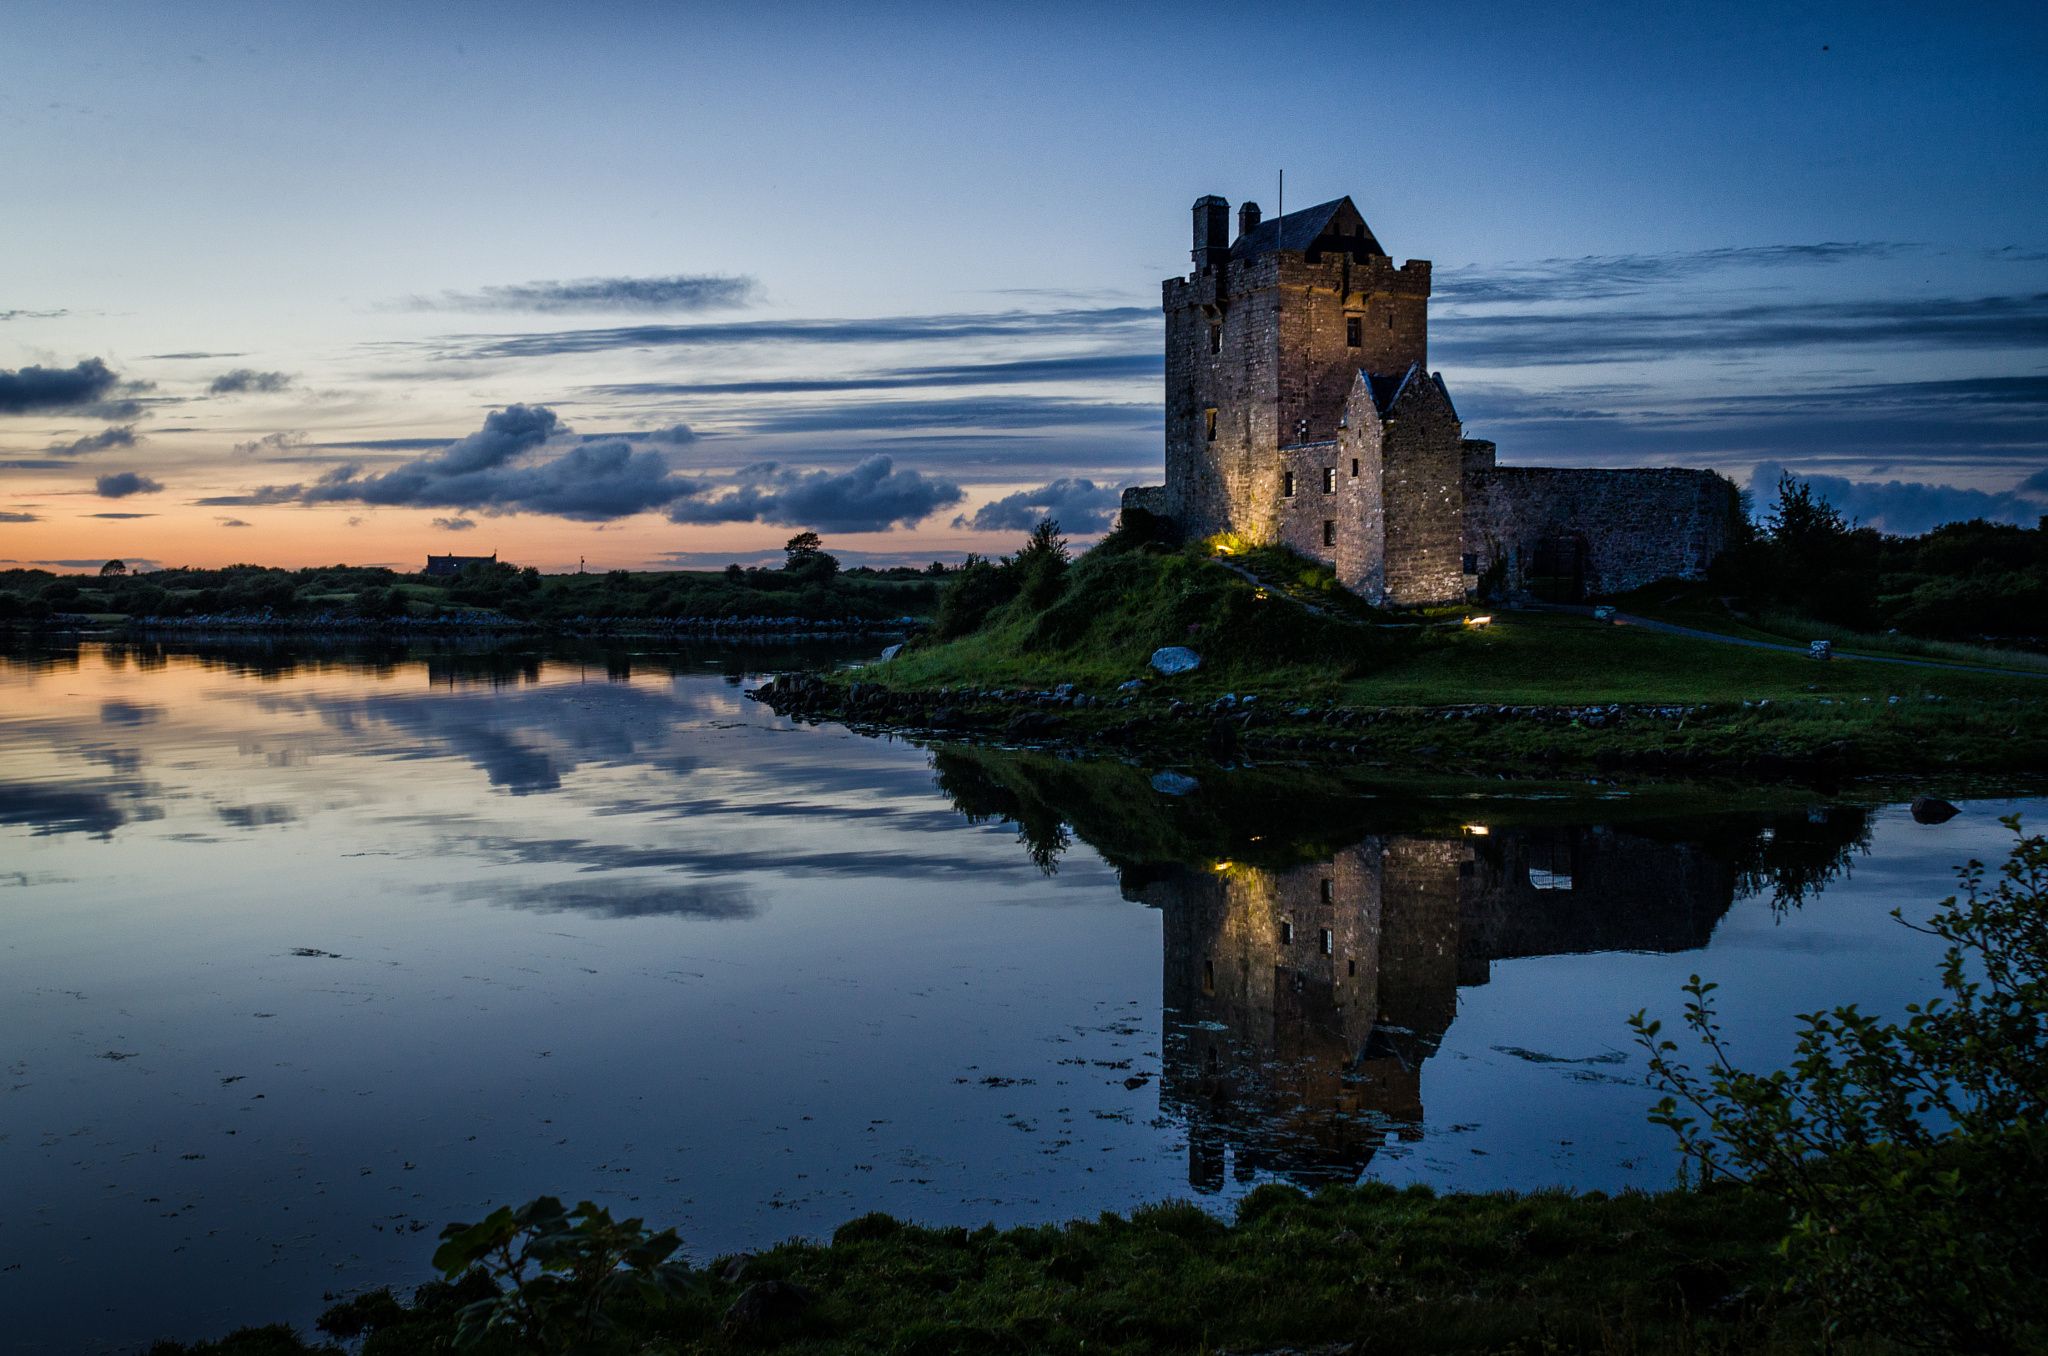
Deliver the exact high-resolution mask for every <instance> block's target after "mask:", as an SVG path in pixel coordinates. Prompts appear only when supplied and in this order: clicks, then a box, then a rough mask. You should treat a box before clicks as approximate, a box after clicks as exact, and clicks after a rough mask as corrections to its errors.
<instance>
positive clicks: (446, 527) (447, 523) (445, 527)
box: [434, 518, 476, 532]
mask: <svg viewBox="0 0 2048 1356" xmlns="http://www.w3.org/2000/svg"><path fill="white" fill-rule="evenodd" d="M434 526H435V527H438V528H440V529H441V530H442V531H443V532H467V531H469V530H470V529H471V528H473V527H475V526H476V519H474V518H436V519H434Z"/></svg>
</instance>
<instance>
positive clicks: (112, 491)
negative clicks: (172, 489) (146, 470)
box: [93, 471, 163, 499]
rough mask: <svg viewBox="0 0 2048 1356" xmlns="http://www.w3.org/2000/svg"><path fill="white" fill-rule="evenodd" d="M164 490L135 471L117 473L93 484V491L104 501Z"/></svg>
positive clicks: (102, 477) (103, 477)
mask: <svg viewBox="0 0 2048 1356" xmlns="http://www.w3.org/2000/svg"><path fill="white" fill-rule="evenodd" d="M162 489H163V486H161V485H159V484H157V482H155V481H154V480H151V479H150V478H149V477H148V476H146V475H142V474H140V473H138V472H135V471H117V472H114V473H112V474H110V475H104V476H101V477H100V478H99V479H98V480H96V481H94V482H93V490H94V491H95V492H96V493H97V494H98V495H99V496H100V498H102V499H126V498H127V497H128V496H129V495H131V494H156V493H158V492H159V491H161V490H162Z"/></svg>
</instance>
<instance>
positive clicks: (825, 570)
mask: <svg viewBox="0 0 2048 1356" xmlns="http://www.w3.org/2000/svg"><path fill="white" fill-rule="evenodd" d="M782 550H783V555H784V559H783V562H782V568H783V570H784V572H785V573H787V574H789V575H791V576H793V577H795V578H796V579H797V580H798V581H800V582H801V583H804V584H824V583H829V582H830V581H831V579H832V576H834V575H836V574H838V573H839V561H838V558H837V557H835V556H831V555H828V554H827V553H826V551H825V542H824V539H823V538H821V537H820V536H819V535H818V534H817V533H815V532H811V531H808V530H806V531H803V532H799V533H797V534H796V535H795V536H794V537H791V538H790V539H789V541H788V542H787V543H786V544H785V545H784V546H783V548H782Z"/></svg>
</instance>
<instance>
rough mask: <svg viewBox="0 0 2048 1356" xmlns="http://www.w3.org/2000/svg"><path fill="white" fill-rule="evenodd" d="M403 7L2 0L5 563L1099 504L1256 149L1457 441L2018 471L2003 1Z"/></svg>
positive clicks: (1908, 471) (553, 537) (878, 536)
mask: <svg viewBox="0 0 2048 1356" xmlns="http://www.w3.org/2000/svg"><path fill="white" fill-rule="evenodd" d="M423 9H424V7H416V6H410V5H404V6H401V5H380V4H374V3H371V4H355V5H350V6H347V7H288V6H277V5H226V4H205V3H194V4H189V5H181V6H161V5H150V4H109V5H78V4H69V5H63V6H58V5H54V4H52V5H43V4H38V3H32V2H31V3H17V4H14V5H11V6H10V7H9V16H8V22H7V25H6V29H7V31H6V35H5V36H4V38H0V44H4V46H0V60H4V62H5V70H6V73H7V78H6V79H5V80H4V81H0V165H4V166H5V167H6V170H5V172H6V174H7V176H8V189H9V191H8V193H7V195H6V198H5V205H4V206H0V252H4V257H5V258H7V259H8V260H9V261H10V265H11V266H10V267H9V268H7V269H5V270H4V271H0V557H5V558H11V559H15V560H39V559H41V560H47V559H74V558H75V559H90V558H92V557H94V556H99V557H105V556H108V555H123V556H126V557H129V558H140V559H151V560H162V561H192V562H218V561H223V560H228V559H242V558H253V559H264V560H277V561H285V562H297V561H309V560H332V559H346V560H355V561H390V562H400V563H404V562H409V561H410V560H411V559H412V558H413V557H415V556H416V555H418V554H419V553H420V551H422V550H425V549H436V550H443V549H450V548H451V546H453V547H456V548H457V549H460V547H461V546H462V545H463V544H467V545H469V546H472V547H474V548H475V549H480V550H481V549H489V547H490V546H493V545H494V546H495V547H496V548H497V549H499V550H500V551H502V552H504V553H506V554H508V555H511V556H515V557H517V558H519V559H522V560H532V561H534V562H535V563H539V564H542V565H543V566H548V567H559V566H562V565H565V564H569V565H573V563H574V562H575V560H576V559H577V558H578V557H579V556H587V557H588V558H589V559H590V560H592V561H593V562H601V563H603V564H606V565H636V566H637V565H647V564H655V563H659V562H661V561H664V560H669V559H676V560H683V561H696V560H718V561H722V560H725V559H729V558H733V557H735V556H740V557H745V556H746V555H748V554H749V553H751V552H754V551H758V550H760V549H763V548H770V547H773V546H774V545H775V544H776V543H778V542H779V541H780V540H781V539H782V538H783V537H785V536H787V535H788V533H789V531H790V530H791V529H792V528H793V527H794V526H799V525H806V524H807V522H810V520H815V522H813V523H811V525H816V523H822V522H823V521H825V520H826V519H827V518H829V519H830V521H831V522H832V523H833V524H834V527H833V529H832V534H833V536H834V539H835V541H836V542H837V543H838V544H839V545H840V546H841V547H842V549H844V550H845V551H846V553H847V554H849V555H850V556H854V557H860V556H863V555H870V554H871V555H874V556H878V557H890V558H896V557H902V558H929V557H930V556H932V555H952V554H957V553H958V552H960V551H963V550H968V549H981V550H987V549H991V548H992V547H993V548H997V549H1001V548H1004V547H1006V546H1007V545H1008V544H1009V543H1010V539H1011V538H1012V537H1013V536H1014V535H1015V524H1016V523H1017V522H1020V521H1023V520H1025V519H1026V518H1028V517H1029V516H1030V515H1031V514H1032V513H1033V512H1035V511H1037V510H1039V509H1043V508H1047V507H1050V508H1053V509H1056V510H1057V511H1059V512H1060V513H1061V515H1062V517H1063V518H1064V519H1065V520H1067V521H1069V522H1070V524H1075V525H1083V526H1086V525H1089V524H1092V523H1099V521H1100V518H1101V514H1102V511H1103V506H1104V505H1105V504H1107V503H1109V502H1111V501H1112V500H1113V497H1114V491H1115V489H1116V488H1117V487H1119V486H1121V485H1124V484H1128V483H1136V482H1142V481H1147V480H1151V479H1156V475H1157V468H1158V464H1159V458H1160V432H1159V428H1160V425H1159V414H1158V402H1159V371H1158V365H1157V352H1158V346H1159V318H1158V315H1157V305H1158V283H1159V280H1160V279H1161V278H1163V277H1165V276H1167V275H1169V274H1172V273H1176V272H1180V271H1184V270H1185V268H1186V266H1187V256H1186V250H1187V234H1188V226H1187V223H1188V206H1189V204H1190V203H1191V202H1192V200H1193V199H1194V198H1195V197H1196V196H1198V195H1200V194H1203V193H1209V192H1216V193H1221V194H1223V195H1225V196H1226V197H1228V198H1230V199H1231V201H1232V202H1233V203H1236V202H1238V201H1241V200H1243V199H1244V198H1247V197H1251V198H1255V199H1257V200H1258V201H1259V202H1261V203H1262V204H1263V205H1264V206H1265V208H1266V209H1267V211H1268V212H1269V213H1270V212H1271V211H1272V210H1273V208H1274V207H1275V206H1276V203H1275V201H1274V176H1275V174H1276V172H1277V171H1278V170H1279V169H1281V168H1282V167H1284V168H1285V170H1286V172H1287V185H1288V188H1287V200H1288V203H1289V204H1290V205H1292V206H1305V205H1307V204H1309V203H1311V202H1316V201H1321V200H1324V199H1327V198H1332V197H1336V196H1339V195H1341V194H1345V193H1349V194H1350V195H1352V196H1353V198H1354V199H1355V200H1356V201H1357V202H1358V204H1359V206H1360V208H1361V209H1362V210H1363V211H1364V213H1365V215H1366V218H1367V220H1368V221H1370V222H1371V223H1372V226H1373V229H1374V231H1375V233H1376V234H1377V235H1378V237H1379V238H1380V240H1381V241H1382V242H1383V243H1384V244H1385V245H1386V246H1387V248H1388V249H1390V250H1391V251H1392V252H1393V253H1394V255H1395V257H1396V258H1397V259H1404V258H1410V257H1420V258H1428V259H1431V260H1433V261H1434V263H1435V268H1436V280H1437V292H1436V299H1435V302H1434V304H1433V309H1432V318H1433V322H1432V340H1433V348H1432V357H1433V361H1434V365H1435V366H1437V367H1438V368H1440V369H1441V370H1442V371H1443V373H1444V375H1445V378H1446V380H1447V381H1448V382H1449V383H1450V387H1451V390H1452V392H1453V394H1454V395H1455V396H1456V397H1457V399H1458V402H1459V408H1460V412H1461V413H1462V414H1463V415H1464V417H1465V419H1466V422H1467V425H1468V430H1469V431H1470V432H1471V433H1472V434H1474V435H1475V436H1482V437H1491V438H1493V439H1495V440H1496V441H1497V442H1498V443H1499V444H1500V450H1501V456H1502V459H1503V460H1504V461H1512V462H1524V463H1553V464H1599V465H1626V464H1636V463H1648V464H1655V463H1673V462H1678V463H1686V464H1696V465H1708V466H1714V467H1717V468H1720V469H1722V470H1725V471H1727V472H1728V473H1729V474H1730V475H1732V476H1734V477H1735V478H1736V479H1737V480H1738V481H1739V482H1742V483H1745V484H1746V483H1748V482H1749V481H1750V480H1751V478H1752V477H1754V476H1756V475H1758V474H1759V473H1758V469H1757V468H1759V467H1762V468H1764V471H1763V475H1764V477H1765V478H1766V479H1767V478H1768V477H1769V475H1770V474H1771V473H1772V468H1776V467H1790V468H1792V469H1794V470H1796V471H1799V472H1801V473H1804V474H1809V475H1815V476H1821V477H1826V478H1827V480H1826V481H1825V482H1824V483H1825V484H1827V485H1828V486H1830V488H1831V490H1832V492H1833V493H1835V494H1836V495H1837V497H1838V498H1840V499H1841V500H1842V501H1843V502H1844V503H1845V504H1846V505H1847V506H1848V507H1849V508H1850V509H1851V510H1852V511H1853V512H1856V513H1858V514H1860V515H1861V516H1863V517H1864V518H1866V519H1868V520H1871V521H1875V522H1879V523H1881V524H1883V525H1885V526H1887V527H1893V528H1901V529H1908V530H1912V529H1917V528H1919V527H1923V526H1925V525H1926V524H1927V522H1929V521H1932V520H1935V519H1938V518H1940V517H1952V516H1959V515H1969V514H1977V513H1985V514H1991V515H1994V516H2003V517H2006V518H2008V519H2012V520H2019V521H2031V520H2032V519H2033V517H2035V516H2037V515H2038V514H2039V513H2041V512H2042V511H2044V510H2048V419H2044V417H2043V411H2044V402H2048V228H2044V227H2043V225H2042V224H2041V223H2042V216H2043V211H2042V209H2043V207H2044V205H2048V154H2044V151H2048V145H2044V142H2048V131H2044V129H2048V107H2044V104H2048V93H2044V83H2048V82H2043V81H2042V80H2041V79H2040V76H2039V72H2040V71H2041V70H2042V69H2043V66H2044V57H2048V20H2044V19H2043V18H2042V17H2041V13H2040V11H2039V9H2038V7H2022V6H1997V5H1983V6H1971V7H1958V8H1955V9H1953V10H1951V11H1939V10H1930V9H1927V8H1926V7H1904V6H1881V5H1856V6H1814V7H1801V8H1799V9H1798V10H1797V11H1796V12H1788V7H1782V6H1759V5H1722V6H1711V5H1708V6H1686V7H1645V6H1484V5H1480V6H1472V5H1431V6H1422V5H1381V4H1359V5H1329V4H1321V5H1315V6H1287V5H1279V6H1264V7H1258V8H1256V9H1253V8H1245V9H1238V8H1232V7H1227V6H1201V5H1176V6H1164V5H1161V6H1131V7H1122V8H1118V7H1109V6H1099V5H1098V6H1087V7H1083V6H1061V5H1050V6H1035V7H1031V8H1029V9H1024V8H1015V7H1006V8H1002V9H996V8H992V7H976V8H961V7H938V6H874V7H869V8H865V9H859V10H855V9H853V8H850V7H811V6H803V5H792V6H780V7H777V8H776V9H775V10H774V11H773V12H772V13H766V14H751V13H742V12H738V11H737V9H736V7H717V8H698V7H691V6H679V5H631V4H613V5H604V4H583V5H575V6H569V5H528V4H491V5H470V6H447V7H440V8H437V9H436V10H435V11H434V12H432V13H427V12H423ZM192 355H197V356H192ZM80 364H88V365H87V366H85V367H81V366H80ZM514 407H523V409H524V410H525V411H527V412H528V413H527V414H526V415H512V414H503V415H499V416H496V417H495V418H494V417H493V411H509V410H511V409H513V408H514ZM533 411H545V412H546V413H547V414H548V415H549V416H551V418H542V417H540V416H538V415H533V414H532V412H533ZM487 420H493V422H490V423H487V422H486V421H487ZM451 444H452V446H451ZM138 486H142V487H148V486H154V487H157V488H137V487H138ZM105 488H112V489H115V490H117V491H119V493H117V494H114V495H108V494H107V493H105ZM116 512H118V513H120V514H122V515H126V516H122V517H107V516H104V515H106V514H108V513H116ZM462 524H469V525H470V526H467V527H464V526H461V525H462ZM984 528H985V529H987V530H986V531H984V530H981V529H984Z"/></svg>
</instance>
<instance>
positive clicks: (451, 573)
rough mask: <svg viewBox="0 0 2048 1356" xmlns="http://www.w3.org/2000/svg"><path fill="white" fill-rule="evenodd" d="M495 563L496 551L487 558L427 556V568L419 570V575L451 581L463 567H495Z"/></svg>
mask: <svg viewBox="0 0 2048 1356" xmlns="http://www.w3.org/2000/svg"><path fill="white" fill-rule="evenodd" d="M497 563H498V553H497V552H496V551H493V552H491V553H490V554H489V555H487V556H428V557H427V568H426V569H424V570H421V571H420V573H421V574H423V575H425V576H426V577H427V578H429V579H452V578H453V577H455V576H456V575H458V574H461V573H462V570H463V567H464V566H467V565H495V564H497Z"/></svg>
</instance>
